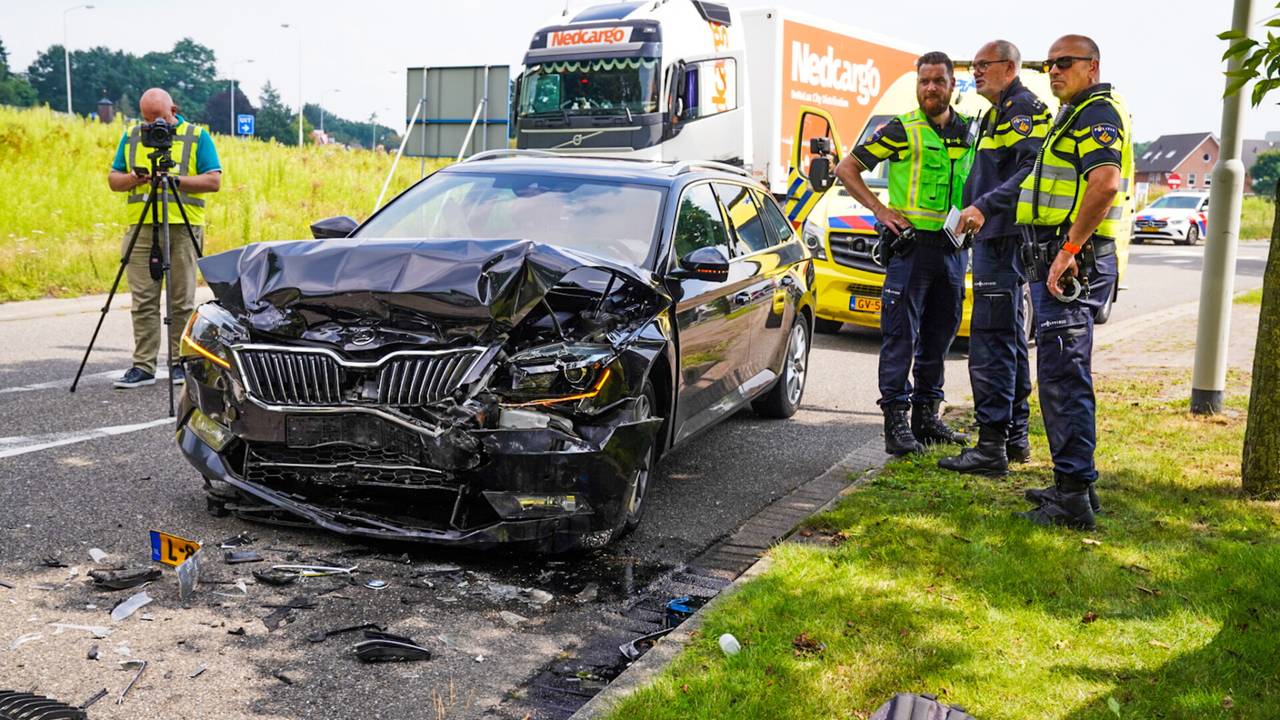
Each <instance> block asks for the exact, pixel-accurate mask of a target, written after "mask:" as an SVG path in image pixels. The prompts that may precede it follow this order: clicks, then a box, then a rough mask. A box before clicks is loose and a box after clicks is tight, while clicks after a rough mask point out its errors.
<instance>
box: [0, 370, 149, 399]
mask: <svg viewBox="0 0 1280 720" xmlns="http://www.w3.org/2000/svg"><path fill="white" fill-rule="evenodd" d="M123 374H124V371H123V370H104V371H102V372H97V373H89V374H88V375H83V376H81V377H80V381H81V382H84V381H85V380H97V379H99V378H109V377H117V376H119V375H123ZM168 377H169V373H167V372H165V371H163V370H161V371H160V372H159V374H157V375H156V380H164V379H166V378H168ZM73 379H74V377H72V378H62V379H60V380H50V381H48V382H42V383H32V384H31V385H15V386H13V387H7V388H0V395H6V394H8V393H20V392H32V391H34V390H52V389H55V388H61V389H66V390H69V389H71V381H72V380H73Z"/></svg>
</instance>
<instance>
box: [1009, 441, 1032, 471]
mask: <svg viewBox="0 0 1280 720" xmlns="http://www.w3.org/2000/svg"><path fill="white" fill-rule="evenodd" d="M1004 454H1005V455H1007V456H1008V457H1009V463H1010V464H1013V463H1025V462H1030V461H1031V439H1030V438H1028V437H1027V436H1026V435H1023V436H1022V437H1018V438H1015V437H1010V438H1009V442H1008V443H1006V444H1005V446H1004Z"/></svg>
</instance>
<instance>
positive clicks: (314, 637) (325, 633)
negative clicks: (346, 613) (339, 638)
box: [307, 623, 386, 643]
mask: <svg viewBox="0 0 1280 720" xmlns="http://www.w3.org/2000/svg"><path fill="white" fill-rule="evenodd" d="M357 630H376V631H378V632H383V631H385V630H386V628H385V627H383V626H382V625H378V624H377V623H365V624H363V625H352V626H351V627H344V628H337V629H335V630H321V631H320V632H313V633H311V634H310V635H308V636H307V639H308V640H310V641H311V642H313V643H319V642H324V641H325V640H328V639H329V638H331V637H333V636H334V635H342V634H343V633H349V632H356V631H357Z"/></svg>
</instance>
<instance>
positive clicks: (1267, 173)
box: [1249, 150, 1280, 197]
mask: <svg viewBox="0 0 1280 720" xmlns="http://www.w3.org/2000/svg"><path fill="white" fill-rule="evenodd" d="M1249 177H1250V178H1252V179H1253V191H1254V192H1255V193H1257V194H1258V195H1261V196H1262V197H1271V196H1272V195H1274V194H1275V192H1276V180H1280V150H1268V151H1266V152H1264V153H1260V154H1259V155H1258V160H1257V162H1255V163H1254V164H1253V167H1251V168H1249Z"/></svg>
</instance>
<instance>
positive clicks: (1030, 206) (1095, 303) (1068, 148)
mask: <svg viewBox="0 0 1280 720" xmlns="http://www.w3.org/2000/svg"><path fill="white" fill-rule="evenodd" d="M1106 165H1114V166H1116V167H1118V168H1119V169H1120V188H1119V191H1118V192H1117V193H1116V195H1115V198H1114V199H1113V200H1112V202H1111V206H1110V208H1109V209H1108V211H1107V214H1106V216H1105V218H1104V219H1103V220H1102V222H1101V224H1100V225H1099V226H1098V228H1097V230H1096V231H1094V233H1093V235H1092V236H1091V237H1090V238H1089V239H1088V241H1086V242H1085V243H1084V246H1083V247H1082V248H1080V249H1076V248H1068V249H1069V250H1072V251H1075V252H1077V255H1076V259H1077V262H1078V263H1079V265H1080V273H1081V274H1082V275H1083V276H1084V279H1083V280H1082V283H1083V285H1084V286H1085V289H1084V292H1083V293H1082V294H1081V296H1080V297H1079V299H1076V300H1073V301H1071V302H1062V301H1060V300H1059V299H1058V298H1056V297H1054V296H1053V295H1052V294H1051V293H1050V292H1049V289H1048V288H1047V286H1046V285H1045V283H1044V282H1036V283H1033V284H1032V286H1031V299H1032V303H1033V305H1034V308H1035V319H1036V343H1037V345H1038V350H1037V356H1036V375H1037V378H1038V380H1039V384H1040V404H1041V407H1042V409H1043V411H1044V424H1045V432H1046V434H1047V435H1048V438H1049V450H1050V452H1051V453H1052V455H1053V471H1054V487H1053V488H1047V489H1045V490H1041V491H1029V492H1028V499H1031V500H1032V501H1033V502H1036V503H1039V504H1040V507H1039V509H1038V510H1036V511H1033V512H1032V513H1028V517H1029V518H1030V519H1032V520H1034V521H1036V522H1041V523H1060V524H1066V525H1071V526H1074V527H1087V528H1091V527H1092V526H1093V511H1092V509H1091V507H1090V506H1091V505H1092V506H1095V507H1096V503H1097V500H1096V495H1094V493H1093V492H1092V489H1093V483H1094V482H1095V481H1096V480H1097V478H1098V471H1097V469H1096V467H1095V466H1094V458H1093V456H1094V449H1095V448H1096V446H1097V430H1096V425H1095V401H1094V394H1093V374H1092V355H1093V317H1094V313H1095V312H1096V311H1097V310H1098V309H1099V308H1100V307H1102V306H1103V305H1104V304H1105V303H1106V301H1107V299H1108V298H1110V297H1111V295H1112V293H1113V292H1114V291H1115V284H1116V276H1117V265H1116V255H1115V240H1116V238H1117V237H1118V236H1119V233H1120V231H1121V228H1122V227H1123V223H1125V222H1128V218H1126V217H1125V216H1124V215H1125V207H1126V200H1127V195H1128V193H1129V189H1130V186H1131V184H1132V182H1133V147H1132V134H1131V133H1130V119H1129V112H1128V110H1127V109H1126V107H1125V105H1124V102H1123V100H1121V98H1120V97H1119V96H1118V95H1117V94H1116V93H1115V92H1114V91H1113V90H1112V89H1111V86H1110V85H1108V84H1098V85H1094V86H1093V87H1090V88H1088V89H1087V90H1084V91H1083V92H1081V93H1080V94H1079V95H1077V96H1076V97H1074V98H1072V99H1071V101H1070V102H1069V103H1068V104H1067V105H1065V106H1063V108H1062V110H1061V111H1060V112H1059V115H1058V120H1057V122H1055V124H1054V126H1053V127H1052V128H1051V130H1050V131H1049V135H1048V137H1047V138H1046V139H1045V141H1044V145H1043V147H1042V148H1041V151H1040V154H1039V156H1038V157H1037V160H1036V165H1035V168H1034V169H1033V170H1032V172H1031V173H1030V174H1029V175H1028V176H1027V177H1026V178H1025V179H1024V180H1023V182H1022V184H1021V187H1020V190H1019V195H1018V209H1017V222H1018V223H1019V224H1020V225H1027V226H1029V229H1030V230H1031V231H1032V232H1033V233H1034V234H1035V235H1036V237H1037V238H1038V239H1039V240H1040V241H1042V242H1044V244H1043V245H1042V247H1043V248H1044V250H1045V252H1044V253H1043V255H1044V257H1045V258H1046V259H1047V261H1048V262H1052V259H1053V257H1054V256H1055V255H1057V253H1058V251H1059V249H1060V248H1062V247H1063V243H1064V242H1065V240H1066V236H1067V229H1068V228H1069V227H1070V225H1071V223H1072V222H1073V221H1075V219H1076V216H1077V215H1078V213H1079V210H1080V205H1081V201H1082V198H1083V197H1084V194H1085V190H1086V188H1087V187H1088V184H1089V181H1088V175H1089V172H1090V171H1092V170H1095V169H1097V168H1100V167H1103V166H1106ZM1046 239H1047V241H1046ZM1085 280H1087V282H1085ZM1086 494H1087V495H1088V496H1089V498H1088V499H1087V500H1085V499H1082V498H1083V497H1084V496H1085V495H1086Z"/></svg>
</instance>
